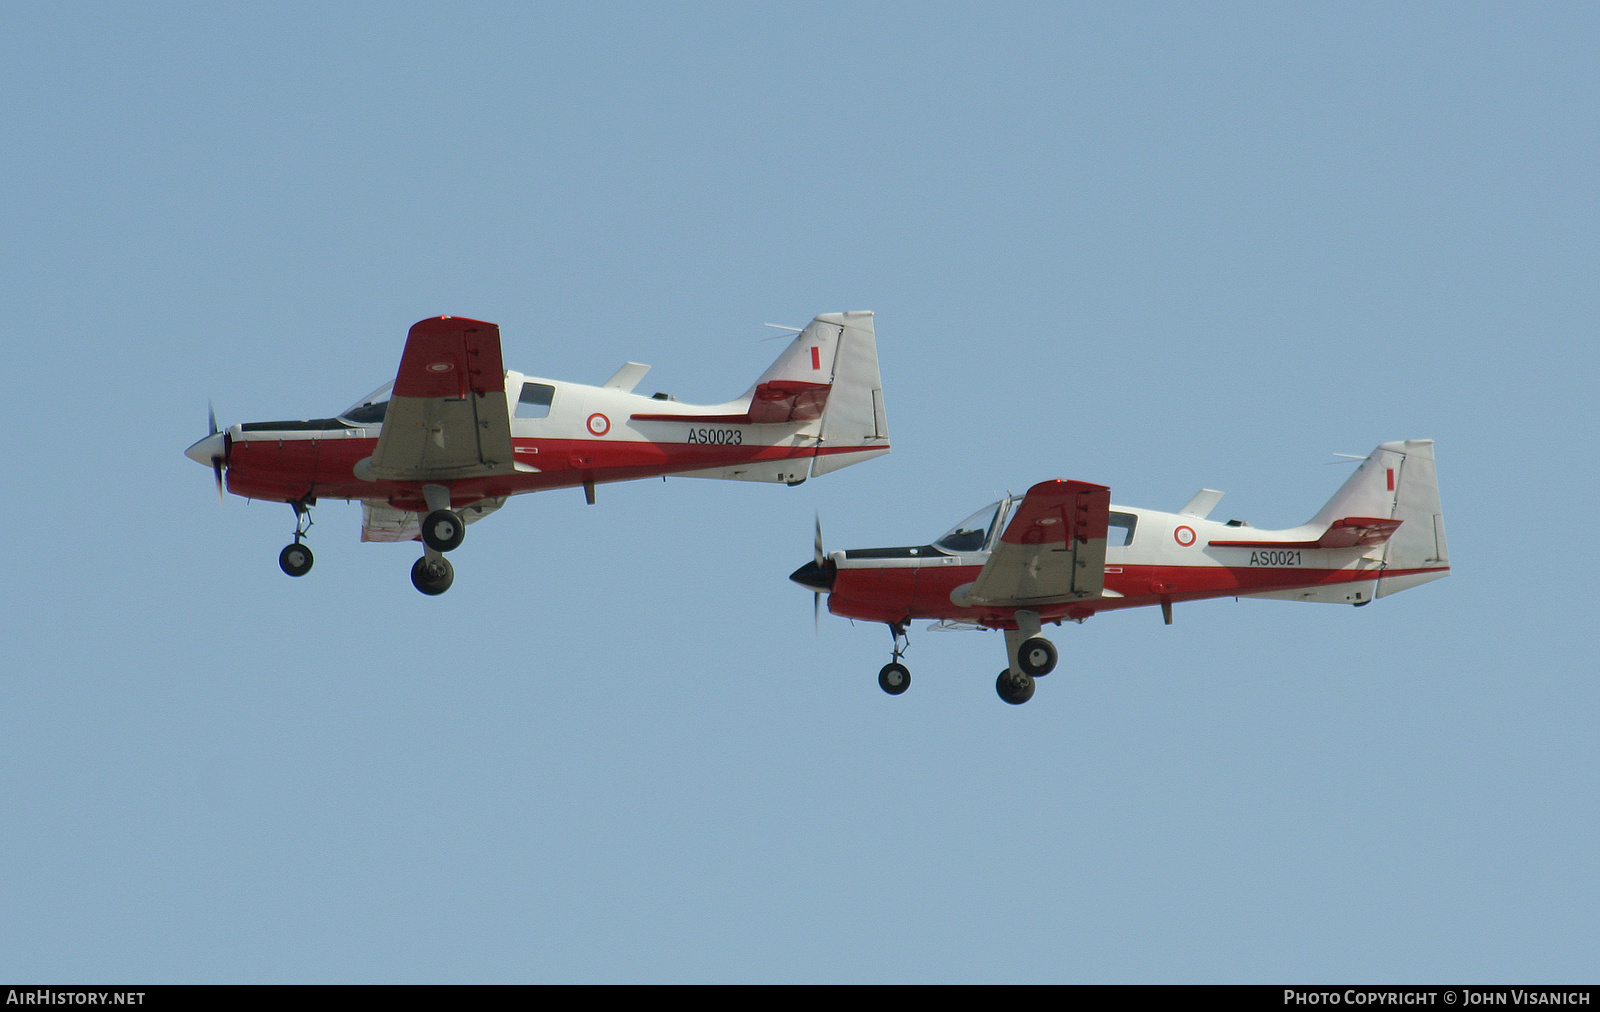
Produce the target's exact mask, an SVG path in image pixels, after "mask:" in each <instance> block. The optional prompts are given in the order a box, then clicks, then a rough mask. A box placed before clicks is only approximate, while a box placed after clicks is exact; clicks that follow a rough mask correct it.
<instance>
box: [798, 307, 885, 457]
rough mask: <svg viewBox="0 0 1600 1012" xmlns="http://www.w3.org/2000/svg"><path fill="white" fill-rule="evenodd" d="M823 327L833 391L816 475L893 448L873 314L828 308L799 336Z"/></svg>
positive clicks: (821, 329)
mask: <svg viewBox="0 0 1600 1012" xmlns="http://www.w3.org/2000/svg"><path fill="white" fill-rule="evenodd" d="M824 332H827V333H828V336H829V337H831V338H832V339H833V343H834V349H833V362H832V375H831V378H830V382H832V384H833V390H832V391H831V392H830V393H829V394H828V403H827V407H826V409H825V410H824V411H823V414H822V432H821V441H820V442H819V443H818V445H817V453H816V456H815V458H814V459H813V460H812V462H811V473H812V475H813V476H815V475H819V474H827V473H828V472H829V471H837V470H839V469H840V468H841V467H849V466H850V465H851V464H859V463H860V462H861V461H863V460H870V459H871V458H873V457H878V456H882V455H883V454H885V453H888V452H889V420H888V417H887V416H886V415H885V414H884V409H883V380H882V379H881V378H880V377H879V374H878V342H877V337H876V335H874V333H873V329H872V314H871V313H870V312H854V313H824V314H823V315H821V316H819V317H817V318H816V319H815V320H812V321H811V326H809V327H807V328H806V329H805V331H804V332H803V333H802V334H801V335H800V336H801V337H802V338H804V337H805V336H806V335H807V334H816V335H818V336H821V335H822V334H823V333H824Z"/></svg>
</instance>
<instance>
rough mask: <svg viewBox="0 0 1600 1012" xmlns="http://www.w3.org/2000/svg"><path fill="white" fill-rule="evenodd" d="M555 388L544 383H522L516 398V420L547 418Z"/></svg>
mask: <svg viewBox="0 0 1600 1012" xmlns="http://www.w3.org/2000/svg"><path fill="white" fill-rule="evenodd" d="M555 394H556V388H555V387H553V386H550V385H548V384H545V383H524V384H522V393H521V394H520V395H518V397H517V417H518V418H548V417H549V416H550V402H551V401H552V400H553V399H554V398H555Z"/></svg>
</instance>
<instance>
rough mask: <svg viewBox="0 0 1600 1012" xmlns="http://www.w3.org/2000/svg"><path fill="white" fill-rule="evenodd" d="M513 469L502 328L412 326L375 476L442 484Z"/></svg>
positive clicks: (375, 456) (445, 319) (446, 321)
mask: <svg viewBox="0 0 1600 1012" xmlns="http://www.w3.org/2000/svg"><path fill="white" fill-rule="evenodd" d="M515 468H516V465H515V463H514V458H513V456H512V453H511V414H510V411H509V410H508V409H507V407H506V380H505V367H504V366H503V365H502V364H501V361H500V328H499V327H497V326H495V325H494V324H492V323H484V322H482V321H480V320H469V319H466V318H465V317H461V316H439V317H434V318H432V319H427V320H423V321H422V322H420V323H418V324H417V325H416V326H414V327H412V328H411V333H410V334H408V335H406V350H405V351H404V353H402V354H401V356H400V373H399V375H398V376H396V377H395V381H394V393H393V395H392V396H391V397H390V400H389V409H388V411H387V413H386V414H385V415H384V418H383V431H382V432H380V433H379V434H378V447H377V449H376V450H374V451H373V453H372V464H371V472H370V473H371V475H372V477H374V478H382V479H388V480H391V481H444V480H449V479H451V478H471V477H478V476H480V475H486V474H508V473H510V472H511V471H513V470H515Z"/></svg>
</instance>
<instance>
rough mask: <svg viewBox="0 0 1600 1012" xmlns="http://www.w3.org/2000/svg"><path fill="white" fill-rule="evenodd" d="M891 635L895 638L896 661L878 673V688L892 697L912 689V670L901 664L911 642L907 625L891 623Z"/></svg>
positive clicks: (892, 661)
mask: <svg viewBox="0 0 1600 1012" xmlns="http://www.w3.org/2000/svg"><path fill="white" fill-rule="evenodd" d="M889 633H890V635H892V636H893V637H894V659H893V660H891V661H890V662H889V663H888V664H885V665H884V666H883V667H882V668H881V669H880V670H879V671H878V688H880V689H882V690H883V691H884V692H887V693H888V694H889V695H891V696H898V695H900V693H902V692H904V691H906V690H907V689H909V688H911V669H910V668H907V667H906V666H905V665H904V664H901V663H900V658H901V657H903V656H905V652H906V648H907V647H909V646H910V645H911V640H910V639H909V638H907V636H906V627H905V625H904V624H903V623H900V622H893V623H890V625H889Z"/></svg>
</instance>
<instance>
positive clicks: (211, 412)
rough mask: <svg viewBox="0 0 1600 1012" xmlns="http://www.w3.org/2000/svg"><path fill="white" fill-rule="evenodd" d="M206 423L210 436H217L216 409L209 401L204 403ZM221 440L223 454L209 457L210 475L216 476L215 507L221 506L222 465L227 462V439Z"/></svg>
mask: <svg viewBox="0 0 1600 1012" xmlns="http://www.w3.org/2000/svg"><path fill="white" fill-rule="evenodd" d="M206 421H207V422H209V423H210V424H211V434H212V435H213V436H215V435H216V434H217V409H216V406H215V405H214V404H212V403H211V402H210V401H206ZM222 439H223V452H222V453H220V454H216V453H214V454H212V455H211V473H212V474H214V475H216V476H217V505H218V506H221V505H222V465H224V464H226V463H227V462H228V452H227V439H228V437H226V436H224V437H222Z"/></svg>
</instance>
